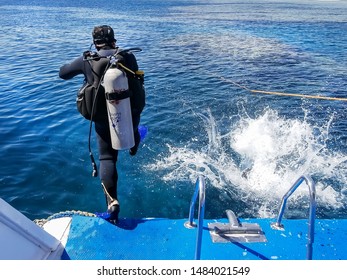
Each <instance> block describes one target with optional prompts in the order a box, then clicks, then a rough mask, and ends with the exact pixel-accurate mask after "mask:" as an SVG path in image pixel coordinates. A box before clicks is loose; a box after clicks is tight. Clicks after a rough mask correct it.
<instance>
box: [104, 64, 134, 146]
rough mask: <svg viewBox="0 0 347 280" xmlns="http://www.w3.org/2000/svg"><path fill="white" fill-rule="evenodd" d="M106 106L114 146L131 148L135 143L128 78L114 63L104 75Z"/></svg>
mask: <svg viewBox="0 0 347 280" xmlns="http://www.w3.org/2000/svg"><path fill="white" fill-rule="evenodd" d="M104 88H105V94H106V106H107V111H108V120H109V126H110V133H111V140H112V148H113V149H115V150H125V149H130V148H132V147H133V146H134V145H135V141H134V132H133V122H132V117H131V107H130V97H129V85H128V78H127V76H126V74H125V73H124V71H123V70H121V69H118V68H117V67H116V66H115V65H114V64H113V65H111V67H110V68H109V69H108V70H107V71H106V73H105V75H104Z"/></svg>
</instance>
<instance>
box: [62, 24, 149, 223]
mask: <svg viewBox="0 0 347 280" xmlns="http://www.w3.org/2000/svg"><path fill="white" fill-rule="evenodd" d="M92 37H93V44H94V45H95V48H96V51H95V52H92V51H91V50H89V51H85V52H84V53H83V55H81V56H80V57H78V58H76V59H75V60H73V61H72V62H71V63H68V64H65V65H63V66H62V67H61V68H60V71H59V77H60V78H62V79H64V80H68V79H72V78H73V77H75V76H77V75H80V74H83V75H84V84H83V86H82V87H81V89H80V90H79V92H78V94H77V99H76V102H77V108H78V111H79V112H80V113H81V114H82V115H83V116H84V117H85V118H86V119H88V120H90V131H89V152H90V157H91V161H92V166H93V176H94V177H96V176H97V173H98V172H97V168H96V164H95V161H94V158H93V155H92V153H91V149H90V136H91V128H92V123H94V127H95V132H96V136H97V143H98V153H99V163H100V164H99V176H100V180H101V185H102V188H103V191H104V193H105V196H106V203H107V213H108V216H109V218H108V220H109V221H111V222H115V223H116V222H118V215H119V211H120V204H119V201H118V197H117V183H118V173H117V158H118V150H117V149H115V148H113V146H112V139H111V138H112V135H111V133H110V126H109V122H110V119H109V110H108V107H107V106H108V105H107V104H106V99H107V96H106V95H107V93H106V95H105V88H104V86H103V83H104V81H103V78H104V76H105V73H106V71H107V70H108V68H110V65H111V64H110V57H113V58H115V59H116V60H117V63H118V64H117V65H121V66H122V67H123V68H124V69H122V71H123V72H124V73H125V74H126V77H127V78H126V79H127V83H128V89H127V90H126V93H127V96H125V97H129V99H130V107H129V108H131V113H130V115H131V119H132V120H131V121H132V126H133V127H132V130H133V132H131V133H130V134H131V137H132V138H133V142H132V143H133V144H134V145H133V146H132V147H130V148H129V154H130V155H131V156H134V155H135V154H136V153H137V150H138V146H139V143H140V134H139V131H138V126H139V123H140V115H141V113H142V110H143V108H144V106H145V90H144V75H143V72H142V71H140V70H139V69H138V64H137V60H136V58H135V56H134V54H133V53H132V52H131V50H132V49H130V50H121V49H120V48H119V47H118V46H116V39H115V36H114V31H113V29H112V28H111V27H110V26H108V25H101V26H96V27H94V29H93V32H92ZM90 49H91V48H90ZM134 50H135V49H134ZM136 50H140V49H136ZM105 84H106V82H105ZM125 97H122V98H125ZM112 102H113V103H114V105H115V106H117V104H118V103H119V100H118V99H113V101H112Z"/></svg>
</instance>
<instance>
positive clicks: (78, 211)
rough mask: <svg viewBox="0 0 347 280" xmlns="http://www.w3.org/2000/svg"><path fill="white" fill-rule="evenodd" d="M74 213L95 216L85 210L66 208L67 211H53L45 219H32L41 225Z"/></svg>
mask: <svg viewBox="0 0 347 280" xmlns="http://www.w3.org/2000/svg"><path fill="white" fill-rule="evenodd" d="M75 215H78V216H84V217H97V215H96V214H93V213H89V212H85V211H80V210H68V211H63V212H58V213H55V214H53V215H51V216H49V217H48V218H47V219H36V220H34V223H35V224H37V225H39V226H41V227H42V226H43V225H44V224H45V223H47V222H48V221H50V220H53V219H58V218H62V217H72V216H75Z"/></svg>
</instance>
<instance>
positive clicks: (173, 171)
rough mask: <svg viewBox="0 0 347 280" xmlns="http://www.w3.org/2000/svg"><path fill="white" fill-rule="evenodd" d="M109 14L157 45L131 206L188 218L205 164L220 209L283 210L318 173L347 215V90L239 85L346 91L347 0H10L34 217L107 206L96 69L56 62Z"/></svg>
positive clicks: (304, 204) (17, 99)
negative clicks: (80, 95) (88, 92)
mask: <svg viewBox="0 0 347 280" xmlns="http://www.w3.org/2000/svg"><path fill="white" fill-rule="evenodd" d="M101 24H109V25H111V26H113V28H114V29H115V33H116V37H117V39H118V41H117V43H118V45H119V46H121V47H124V48H125V47H141V48H142V49H143V51H142V52H141V53H137V59H138V63H139V65H140V68H141V69H143V70H144V71H145V75H146V82H145V84H146V92H147V106H146V108H145V111H144V113H143V117H142V125H145V126H147V127H148V129H149V132H148V135H147V137H146V138H145V140H144V141H143V143H142V145H141V149H140V151H139V152H138V154H137V156H136V157H129V156H128V153H127V152H126V151H124V152H121V153H120V156H119V162H118V169H119V175H120V179H119V198H120V203H121V216H123V217H148V216H150V217H169V218H183V217H187V215H188V207H189V202H190V198H191V195H192V193H193V189H194V182H195V180H196V178H197V176H198V175H199V174H203V175H204V176H205V178H206V186H207V194H206V195H207V204H206V211H207V213H206V216H207V217H209V218H211V217H224V216H225V214H224V210H226V209H232V210H234V211H235V212H236V213H237V214H238V215H239V216H241V217H273V216H274V215H276V213H277V210H278V207H279V204H280V201H281V198H282V196H283V195H284V193H285V192H286V191H287V190H288V188H289V187H290V186H291V185H292V184H293V183H294V182H295V180H296V179H297V178H298V177H299V176H301V175H303V174H308V175H310V176H312V178H313V179H314V181H315V182H316V187H317V213H318V216H319V217H322V218H347V212H346V208H347V202H346V199H347V101H346V100H333V101H331V100H321V99H308V98H297V97H290V96H285V97H283V96H275V95H265V94H260V93H258V94H257V93H251V92H249V91H248V90H246V89H245V88H242V87H238V86H236V85H235V83H237V84H239V85H242V86H244V87H247V88H249V89H256V90H263V91H279V92H285V93H297V94H303V95H310V96H327V97H334V98H345V99H346V98H347V79H346V77H347V52H346V45H347V2H346V1H310V2H308V1H307V2H302V1H265V0H259V1H232V0H227V1H218V0H214V1H207V0H206V1H203V0H196V1H193V0H191V1H184V0H169V1H159V0H150V1H129V0H124V1H106V0H101V1H93V0H92V1H73V2H72V1H67V0H66V1H63V0H60V1H59V0H58V1H31V0H23V1H20V3H14V2H13V1H7V0H2V1H1V4H0V26H1V33H0V47H1V50H2V54H1V55H0V58H1V64H0V81H1V83H0V94H1V95H0V101H1V102H0V131H1V139H0V154H1V159H2V162H1V165H2V166H1V171H0V197H1V198H2V199H4V200H6V201H7V202H9V203H10V204H11V205H13V206H14V207H16V208H17V209H19V210H20V211H21V212H23V213H24V214H25V215H27V216H28V217H29V218H31V219H35V218H45V217H47V216H49V215H51V214H53V213H56V212H59V211H65V210H82V211H88V212H101V211H104V210H105V199H104V196H103V193H102V189H101V186H100V183H99V178H93V177H91V171H92V170H91V164H90V161H89V154H88V129H89V123H88V121H86V120H84V119H83V118H82V117H81V116H80V115H79V114H78V112H77V110H76V107H75V94H76V91H77V89H78V88H79V87H80V85H81V83H82V77H78V78H75V79H73V80H70V81H63V80H60V79H59V77H58V71H59V67H60V66H61V65H62V64H64V63H66V62H68V61H70V60H72V59H74V58H75V57H77V56H79V55H80V54H81V53H82V52H83V51H85V50H87V49H88V48H89V46H90V44H91V31H92V29H93V27H94V26H96V25H101ZM92 139H93V140H92V148H93V151H94V154H95V156H96V157H97V149H96V143H95V138H94V137H93V138H92ZM245 170H247V172H244V171H245ZM307 194H308V190H307V187H306V186H305V184H304V185H303V186H302V187H300V188H299V189H298V191H297V192H296V193H295V195H294V196H293V197H292V198H291V200H290V201H289V203H288V208H290V210H289V211H288V212H287V213H288V214H287V216H288V217H305V216H306V215H307V209H308V198H307V197H308V195H307Z"/></svg>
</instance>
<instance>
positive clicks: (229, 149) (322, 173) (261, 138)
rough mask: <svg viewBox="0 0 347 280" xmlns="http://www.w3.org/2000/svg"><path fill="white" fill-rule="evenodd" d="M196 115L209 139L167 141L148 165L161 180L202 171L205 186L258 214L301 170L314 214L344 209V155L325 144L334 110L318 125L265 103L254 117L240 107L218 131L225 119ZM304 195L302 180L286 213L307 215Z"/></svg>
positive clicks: (264, 213) (265, 212)
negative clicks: (309, 183) (180, 143)
mask: <svg viewBox="0 0 347 280" xmlns="http://www.w3.org/2000/svg"><path fill="white" fill-rule="evenodd" d="M197 116H198V117H199V118H200V119H201V121H202V122H203V124H204V128H205V132H206V136H207V138H208V142H206V143H208V144H207V145H205V146H204V147H200V148H199V149H197V148H196V143H195V146H194V147H189V146H185V147H175V146H172V145H167V147H168V153H167V155H166V156H164V157H161V158H160V159H157V160H156V161H155V162H154V163H153V164H150V165H148V166H147V168H149V169H151V170H162V171H164V172H165V175H164V177H163V179H164V180H165V181H177V180H179V181H186V180H187V176H188V177H189V180H190V181H192V182H195V180H196V178H197V176H198V175H199V174H202V175H203V176H205V178H206V182H207V187H213V188H216V189H218V190H219V191H220V193H221V199H224V200H225V199H229V200H230V201H233V205H234V204H235V202H236V203H238V204H242V209H239V211H240V212H241V213H242V215H243V216H248V217H249V216H253V217H260V218H269V217H274V216H275V215H277V213H278V209H279V205H280V203H281V199H282V197H283V195H284V194H285V193H286V192H287V191H288V189H289V188H290V187H291V186H292V184H294V183H295V181H296V180H297V179H298V178H299V177H300V176H301V175H310V176H311V177H312V178H313V180H314V182H315V183H316V189H317V215H318V216H320V217H321V218H328V217H329V218H331V217H332V216H333V217H336V216H338V217H341V214H339V213H343V212H344V211H343V210H344V209H346V202H345V201H346V196H347V185H346V182H347V164H346V162H347V155H346V154H344V153H343V152H336V151H332V150H330V149H329V148H328V145H327V141H328V139H329V127H330V125H331V123H332V120H333V116H332V117H331V118H330V120H328V121H327V123H326V124H325V125H324V126H319V127H318V126H314V125H312V124H310V123H309V122H308V121H307V120H306V118H304V120H298V119H286V118H284V117H282V116H279V115H278V113H277V112H276V111H274V110H270V109H268V110H266V111H265V112H264V113H263V114H262V115H260V116H258V117H256V118H251V117H250V116H249V115H247V113H246V112H245V111H244V112H242V113H240V114H239V115H238V120H237V121H236V122H235V121H234V118H233V121H232V123H231V124H230V129H228V131H227V133H224V134H223V135H222V134H221V133H220V130H221V128H223V129H224V130H225V127H224V126H225V123H224V124H223V127H222V125H219V124H218V122H217V121H216V120H215V118H214V117H213V115H212V114H211V112H208V113H207V114H206V115H203V114H197ZM206 136H205V137H206ZM192 142H196V141H193V140H192ZM192 146H193V145H192ZM226 197H227V198H226ZM308 201H309V197H308V187H306V185H305V183H303V185H302V186H301V187H299V188H298V189H297V191H296V192H295V193H294V194H293V195H292V196H291V198H290V200H289V201H288V207H289V208H291V211H287V212H286V213H288V214H289V216H291V217H293V218H304V217H307V209H308V207H309V203H308ZM245 207H246V209H245ZM240 212H239V213H240ZM287 216H288V215H287Z"/></svg>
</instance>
